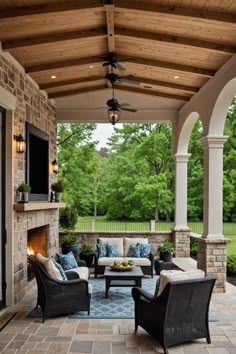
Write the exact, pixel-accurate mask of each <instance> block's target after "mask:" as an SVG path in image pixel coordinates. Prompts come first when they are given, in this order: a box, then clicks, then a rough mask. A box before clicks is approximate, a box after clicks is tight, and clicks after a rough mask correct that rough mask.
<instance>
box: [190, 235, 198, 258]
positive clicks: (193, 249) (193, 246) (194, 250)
mask: <svg viewBox="0 0 236 354" xmlns="http://www.w3.org/2000/svg"><path fill="white" fill-rule="evenodd" d="M197 254H198V241H197V240H196V239H195V238H192V237H190V256H192V257H195V256H197Z"/></svg>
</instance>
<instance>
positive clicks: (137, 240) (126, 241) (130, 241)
mask: <svg viewBox="0 0 236 354" xmlns="http://www.w3.org/2000/svg"><path fill="white" fill-rule="evenodd" d="M137 243H143V244H147V243H148V238H138V237H124V257H128V253H129V246H130V245H134V246H136V245H137Z"/></svg>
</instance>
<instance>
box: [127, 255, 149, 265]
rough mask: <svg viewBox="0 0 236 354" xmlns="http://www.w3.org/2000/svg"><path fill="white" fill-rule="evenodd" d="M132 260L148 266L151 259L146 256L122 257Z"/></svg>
mask: <svg viewBox="0 0 236 354" xmlns="http://www.w3.org/2000/svg"><path fill="white" fill-rule="evenodd" d="M128 260H132V261H134V263H135V265H137V266H150V265H151V261H150V259H148V258H136V257H124V261H128Z"/></svg>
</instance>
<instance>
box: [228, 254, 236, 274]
mask: <svg viewBox="0 0 236 354" xmlns="http://www.w3.org/2000/svg"><path fill="white" fill-rule="evenodd" d="M227 273H228V274H236V256H234V255H231V256H228V257H227Z"/></svg>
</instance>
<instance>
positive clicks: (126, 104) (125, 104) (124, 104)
mask: <svg viewBox="0 0 236 354" xmlns="http://www.w3.org/2000/svg"><path fill="white" fill-rule="evenodd" d="M120 106H121V107H131V106H130V104H129V103H121V104H120Z"/></svg>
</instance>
